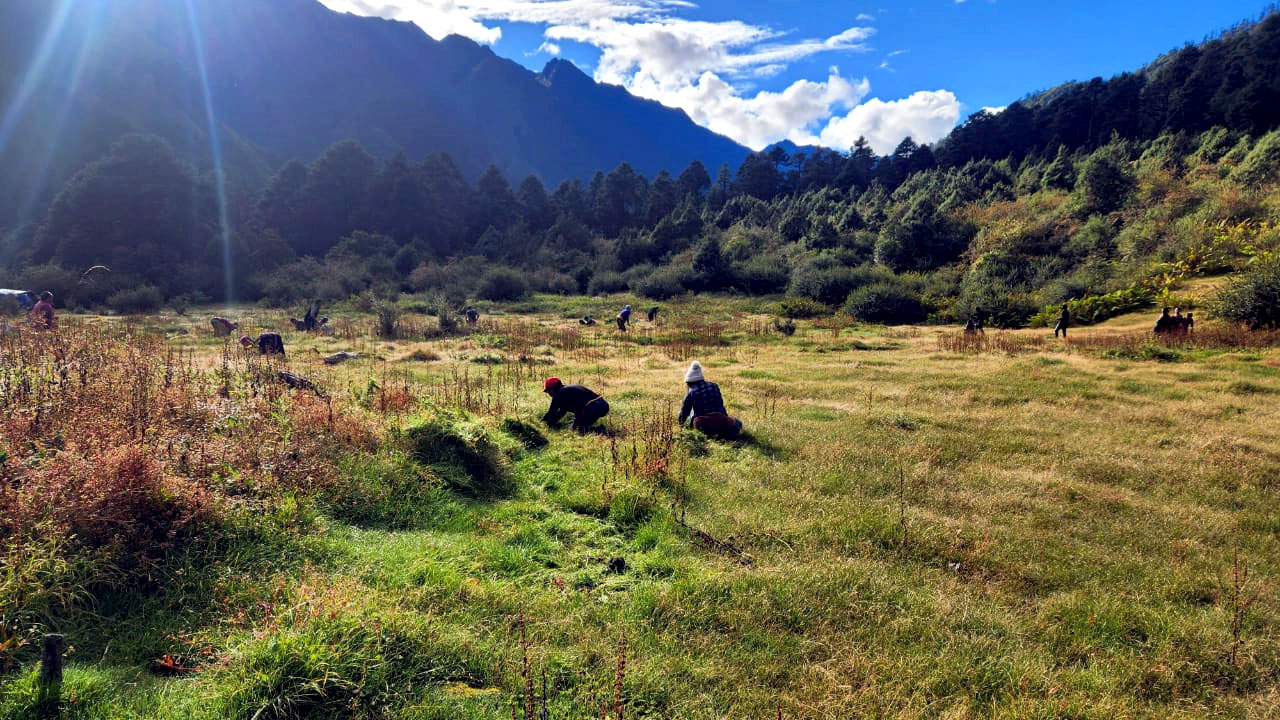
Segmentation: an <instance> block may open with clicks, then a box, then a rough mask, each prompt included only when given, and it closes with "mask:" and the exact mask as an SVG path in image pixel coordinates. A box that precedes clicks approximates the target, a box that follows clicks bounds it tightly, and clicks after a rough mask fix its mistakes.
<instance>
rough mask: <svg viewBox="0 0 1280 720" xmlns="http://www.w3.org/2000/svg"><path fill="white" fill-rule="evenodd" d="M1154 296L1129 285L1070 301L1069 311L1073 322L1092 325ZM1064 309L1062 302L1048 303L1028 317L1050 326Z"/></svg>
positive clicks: (1033, 322)
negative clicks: (1103, 293) (1110, 291)
mask: <svg viewBox="0 0 1280 720" xmlns="http://www.w3.org/2000/svg"><path fill="white" fill-rule="evenodd" d="M1153 299H1155V293H1154V292H1152V291H1151V290H1148V289H1146V288H1136V287H1135V288H1127V289H1124V290H1117V291H1115V292H1112V293H1107V294H1106V295H1090V296H1088V297H1083V298H1080V299H1079V300H1068V301H1067V312H1068V313H1070V315H1071V324H1072V325H1093V324H1094V323H1100V322H1102V321H1103V320H1108V319H1110V318H1113V317H1115V316H1117V315H1123V314H1125V313H1127V312H1132V311H1133V310H1138V309H1140V308H1144V307H1146V306H1148V305H1150V304H1151V302H1152V300H1153ZM1060 312H1062V305H1061V303H1059V304H1057V305H1052V304H1051V305H1046V306H1045V308H1044V309H1043V310H1041V311H1040V312H1039V313H1036V314H1035V315H1034V316H1033V317H1031V318H1030V320H1028V322H1027V324H1028V325H1030V326H1031V327H1049V326H1050V325H1052V324H1053V323H1054V322H1056V321H1057V319H1058V314H1059V313H1060Z"/></svg>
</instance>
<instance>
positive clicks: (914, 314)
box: [844, 281, 928, 325]
mask: <svg viewBox="0 0 1280 720" xmlns="http://www.w3.org/2000/svg"><path fill="white" fill-rule="evenodd" d="M844 311H845V312H846V313H848V314H849V315H851V316H853V317H855V318H857V319H858V320H864V321H866V322H874V323H883V324H885V325H908V324H911V323H918V322H920V321H922V320H924V319H925V316H926V315H927V314H928V313H927V311H926V309H925V306H924V303H923V302H922V301H921V300H920V298H919V296H917V295H916V294H915V293H913V292H911V290H910V289H908V288H907V287H906V286H905V285H904V284H902V283H896V282H888V281H881V282H876V283H872V284H871V285H866V286H863V287H860V288H858V289H857V290H854V291H853V292H852V293H850V294H849V298H848V300H847V301H846V302H845V305H844Z"/></svg>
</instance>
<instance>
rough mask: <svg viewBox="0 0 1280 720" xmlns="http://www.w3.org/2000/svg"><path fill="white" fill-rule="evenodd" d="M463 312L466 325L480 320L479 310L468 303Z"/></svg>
mask: <svg viewBox="0 0 1280 720" xmlns="http://www.w3.org/2000/svg"><path fill="white" fill-rule="evenodd" d="M463 314H464V315H466V318H467V324H468V325H475V324H476V323H478V322H480V311H479V310H476V309H475V308H474V307H471V306H470V305H468V306H467V309H466V310H465V311H464V313H463Z"/></svg>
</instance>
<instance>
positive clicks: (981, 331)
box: [973, 314, 987, 335]
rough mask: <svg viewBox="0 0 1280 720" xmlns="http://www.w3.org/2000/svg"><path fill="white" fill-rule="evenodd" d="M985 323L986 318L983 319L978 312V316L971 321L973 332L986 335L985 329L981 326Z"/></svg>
mask: <svg viewBox="0 0 1280 720" xmlns="http://www.w3.org/2000/svg"><path fill="white" fill-rule="evenodd" d="M985 323H986V320H983V319H982V315H981V314H979V315H978V317H977V318H976V319H975V320H974V321H973V329H974V332H976V333H978V334H979V335H986V334H987V331H986V330H985V329H984V328H983V325H984V324H985Z"/></svg>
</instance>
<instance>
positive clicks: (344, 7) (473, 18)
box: [320, 0, 693, 45]
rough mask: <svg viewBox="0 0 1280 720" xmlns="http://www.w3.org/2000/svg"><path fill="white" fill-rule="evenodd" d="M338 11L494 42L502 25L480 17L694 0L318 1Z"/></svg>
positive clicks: (559, 19) (625, 9) (657, 6)
mask: <svg viewBox="0 0 1280 720" xmlns="http://www.w3.org/2000/svg"><path fill="white" fill-rule="evenodd" d="M320 2H321V3H322V4H324V5H325V6H327V7H329V8H330V9H332V10H336V11H338V12H350V13H355V14H357V15H375V16H378V17H384V18H392V19H394V20H406V21H409V22H412V23H415V24H416V25H418V27H421V28H422V29H423V31H425V32H426V33H427V34H428V35H430V36H431V37H433V38H436V39H437V40H438V39H440V38H443V37H445V36H447V35H463V36H466V37H469V38H471V39H472V40H475V41H476V42H479V43H485V44H490V45H491V44H493V43H495V42H497V41H498V40H500V39H501V38H502V29H501V28H498V27H490V26H488V25H485V24H484V23H483V22H481V21H484V20H489V21H497V20H502V21H510V22H526V23H535V24H542V25H554V24H561V23H586V22H594V21H598V20H605V19H618V20H628V19H650V18H658V17H663V16H665V15H667V14H668V13H669V12H670V11H672V10H674V9H677V8H687V7H692V6H693V5H692V4H691V3H689V2H685V1H684V0H320Z"/></svg>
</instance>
